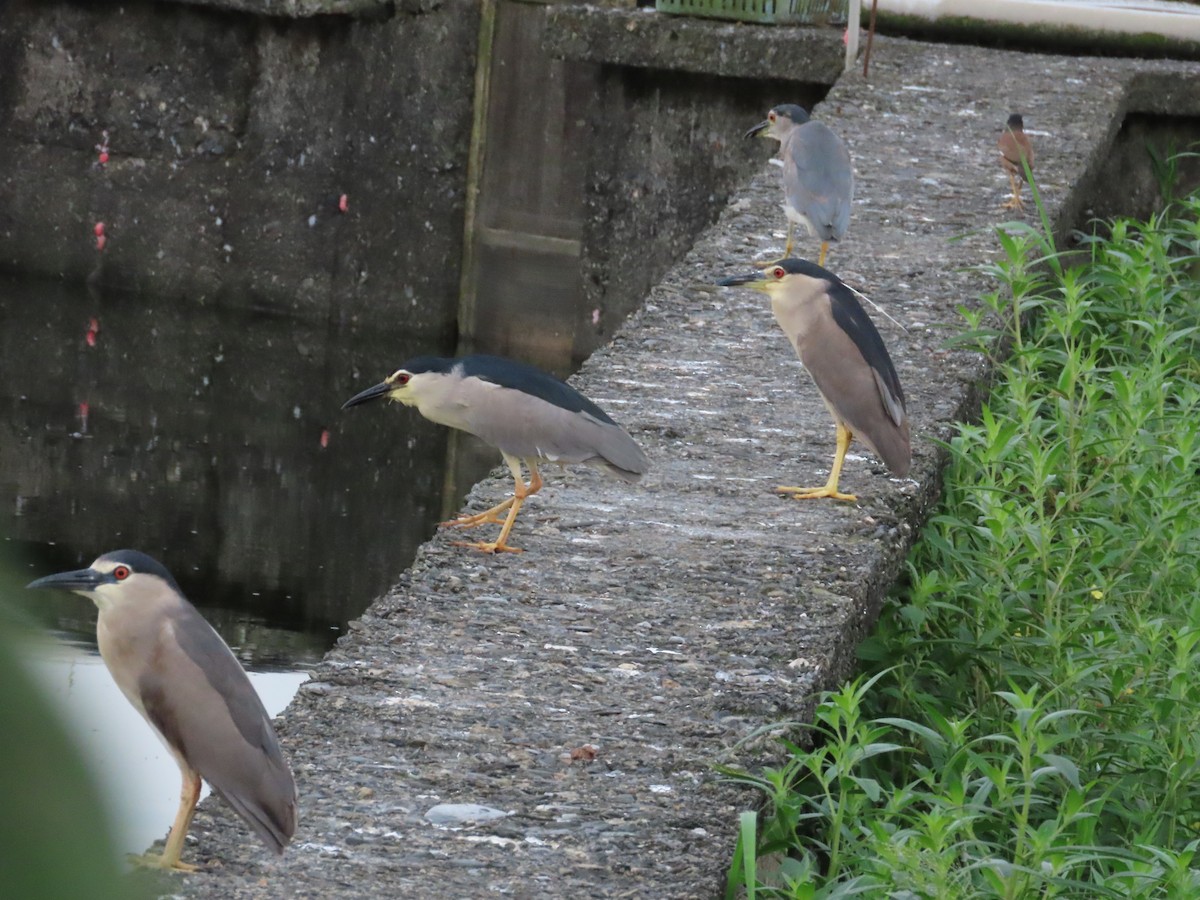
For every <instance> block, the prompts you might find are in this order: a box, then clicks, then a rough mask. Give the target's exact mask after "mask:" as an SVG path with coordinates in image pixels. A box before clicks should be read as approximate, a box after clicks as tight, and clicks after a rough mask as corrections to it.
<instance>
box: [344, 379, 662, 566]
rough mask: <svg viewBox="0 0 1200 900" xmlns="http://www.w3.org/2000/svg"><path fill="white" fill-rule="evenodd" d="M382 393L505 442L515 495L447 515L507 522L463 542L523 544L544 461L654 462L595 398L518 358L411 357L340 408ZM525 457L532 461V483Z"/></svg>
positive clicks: (627, 465) (460, 524) (493, 546)
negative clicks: (520, 530)
mask: <svg viewBox="0 0 1200 900" xmlns="http://www.w3.org/2000/svg"><path fill="white" fill-rule="evenodd" d="M380 397H387V398H389V399H391V400H395V401H396V402H398V403H403V404H405V405H406V406H415V407H416V408H417V411H418V412H419V413H420V414H421V415H423V416H424V417H425V418H427V419H429V420H430V421H433V422H437V423H439V424H441V425H449V426H450V427H451V428H458V429H460V430H462V431H466V432H469V433H470V434H473V435H475V436H476V437H479V438H482V439H483V440H485V441H487V442H488V443H489V444H491V445H492V446H494V447H496V448H497V449H499V451H500V453H501V455H503V457H504V461H505V462H506V463H508V468H509V471H511V472H512V477H513V482H514V483H515V485H516V487H515V490H514V492H513V496H511V497H509V498H508V499H507V500H505V501H504V502H503V503H498V504H496V505H495V506H493V507H492V508H491V509H489V510H487V511H486V512H481V513H478V514H476V515H472V516H462V517H460V518H458V519H453V520H451V521H449V522H443V523H442V524H443V525H447V526H451V527H454V528H474V527H475V526H477V525H483V524H484V523H492V524H499V525H501V526H502V527H501V529H500V535H499V537H497V538H496V540H494V541H485V542H478V543H467V544H463V546H468V547H474V548H475V549H477V550H482V551H484V552H485V553H496V552H501V551H508V552H510V553H520V552H521V551H520V550H518V549H517V548H515V547H510V546H509V545H508V535H509V532H511V531H512V527H513V523H514V522H516V520H517V513H518V512H520V510H521V505H522V504H523V503H524V502H525V500H526V498H528V497H531V496H533V495H534V494H536V493H537V492H538V491H539V490H541V487H542V477H541V475H540V474H539V473H538V463H539V462H555V463H559V464H564V465H565V464H567V463H584V464H587V465H591V466H596V467H598V468H601V469H604V470H605V471H607V472H608V473H609V474H611V475H615V476H616V477H617V478H620V479H621V480H622V481H627V482H634V481H637V480H638V479H639V478H640V477H641V476H642V474H643V473H644V472H645V471H646V470H647V469H648V468H649V465H650V464H649V462H648V461H647V459H646V455H645V454H644V453H642V451H641V448H639V447H638V445H637V444H635V443H634V442H633V438H631V437H630V436H629V435H628V434H627V433H626V432H625V430H624V429H622V428H621V426H620V425H618V424H617V423H616V422H614V421H613V420H612V419H611V418H609V416H608V414H607V413H606V412H605V411H604V410H602V409H601V408H600V407H598V406H597V405H596V404H595V403H593V402H592V401H591V400H589V399H588V398H587V397H585V396H583V395H582V394H581V393H579V392H578V391H577V390H575V389H574V388H573V387H571V386H570V385H568V384H565V383H564V382H562V381H559V380H558V379H557V378H555V377H554V376H553V375H548V374H547V373H545V372H543V371H541V370H540V369H535V368H534V367H533V366H528V365H525V364H523V363H518V362H513V361H512V360H508V359H501V358H500V357H496V356H464V357H461V358H458V359H450V358H444V357H434V356H423V357H420V358H418V359H412V360H409V361H408V362H406V363H405V364H404V365H402V366H401V367H400V368H399V369H397V370H396V371H395V372H393V373H392V374H391V375H389V376H388V377H387V378H386V379H384V380H383V381H382V382H380V383H379V384H377V385H375V386H374V387H369V388H367V389H366V390H365V391H362V392H361V393H358V394H355V395H354V396H353V397H351V398H350V399H349V400H347V401H346V402H345V403H344V404H343V405H342V409H346V408H348V407H351V406H357V405H358V404H360V403H366V402H367V401H368V400H375V399H378V398H380ZM522 462H524V463H525V465H526V466H528V467H529V484H528V485H526V484H525V480H524V477H523V475H522V472H521V463H522ZM506 510H507V513H508V514H507V516H506V517H505V518H504V519H503V520H502V519H500V518H499V516H500V513H502V512H505V511H506Z"/></svg>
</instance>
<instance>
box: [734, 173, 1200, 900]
mask: <svg viewBox="0 0 1200 900" xmlns="http://www.w3.org/2000/svg"><path fill="white" fill-rule="evenodd" d="M1172 213H1173V214H1172V215H1171V216H1170V217H1167V216H1160V217H1156V218H1154V219H1151V220H1150V221H1148V222H1133V221H1128V220H1122V221H1117V222H1115V223H1113V225H1112V229H1111V234H1110V237H1109V238H1107V239H1103V240H1101V239H1094V240H1091V241H1089V242H1087V244H1086V246H1085V250H1086V251H1087V252H1086V253H1085V254H1083V255H1084V256H1085V257H1086V259H1084V260H1082V261H1080V259H1079V257H1078V255H1076V256H1074V257H1072V258H1070V259H1068V258H1066V257H1057V256H1055V255H1054V254H1053V252H1052V250H1051V248H1050V246H1049V244H1048V242H1047V241H1046V239H1045V238H1044V237H1042V236H1041V233H1040V232H1035V231H1033V230H1026V231H1024V232H1022V233H1019V234H1016V235H1014V234H1011V233H1007V234H1001V235H1000V239H1001V243H1002V246H1003V249H1004V255H1003V259H1002V262H1000V263H999V264H997V265H995V266H993V267H991V274H992V275H993V276H994V277H995V283H996V284H997V289H996V290H995V291H994V292H993V293H991V294H989V295H987V296H986V297H984V298H983V299H984V303H983V304H982V307H981V308H979V309H976V310H973V311H972V310H965V311H964V315H965V316H966V317H967V321H968V325H969V338H968V339H969V340H970V341H971V342H973V344H974V345H975V346H977V347H978V349H980V350H982V351H983V352H989V351H990V350H991V348H993V347H995V346H998V345H1000V344H1003V345H1005V346H1007V347H1009V348H1011V355H1009V356H1008V357H1007V358H1006V359H1004V360H1002V361H1000V362H998V372H999V376H1000V377H999V381H998V383H997V386H996V388H995V390H994V393H993V396H992V397H991V399H990V401H989V402H988V403H987V405H986V406H985V407H984V409H983V412H982V415H981V417H980V420H979V422H978V423H977V424H973V425H964V426H963V427H962V428H961V429H960V432H959V435H958V436H957V437H956V438H954V439H953V441H951V443H950V444H949V452H950V465H949V469H948V470H947V472H946V475H945V487H946V491H945V498H944V502H943V506H942V511H941V512H940V513H939V514H938V515H936V516H935V517H934V518H933V519H932V520H931V521H930V522H929V524H928V526H927V527H926V529H925V531H924V533H923V535H922V538H921V540H920V542H919V544H918V546H917V547H916V548H915V549H914V552H913V554H912V556H911V558H910V560H909V563H908V573H907V579H906V580H905V584H904V585H902V586H901V587H900V588H899V589H898V590H897V591H896V592H895V594H894V596H893V597H892V598H891V599H890V601H889V602H888V604H887V607H886V609H885V611H884V614H883V616H882V618H881V621H880V623H879V627H878V630H877V633H876V634H875V635H874V636H873V637H872V638H871V639H870V640H869V641H868V642H867V643H866V644H865V645H864V646H863V648H862V651H861V655H862V657H863V660H864V662H865V666H866V671H865V673H864V674H863V675H862V676H861V677H859V678H858V679H856V680H855V681H853V682H851V683H850V684H848V685H845V686H844V687H843V688H842V689H840V690H838V691H834V692H832V693H829V694H827V695H825V696H824V697H823V699H822V703H821V705H820V708H819V709H818V712H817V716H816V721H815V723H814V724H813V725H812V726H810V729H811V731H812V735H811V736H812V738H813V748H812V749H811V750H809V749H804V748H802V747H800V746H797V745H795V744H788V750H789V755H788V759H787V762H786V763H785V764H784V765H783V766H781V767H780V768H779V769H777V770H772V771H768V772H765V773H762V774H761V775H752V774H750V773H745V772H737V771H727V774H728V776H729V777H732V778H735V779H737V780H739V781H743V782H747V783H750V784H752V785H754V786H755V787H757V788H759V789H760V790H761V792H762V794H763V795H764V796H765V798H766V801H767V803H766V807H765V809H764V810H763V812H762V813H761V814H760V815H759V816H758V817H757V818H756V817H755V816H753V815H747V816H743V818H742V821H741V826H742V827H741V838H740V839H739V842H738V846H737V849H736V851H735V858H734V864H733V866H732V868H731V873H730V880H729V893H730V894H731V895H733V894H734V893H737V892H738V891H739V890H744V891H745V893H746V894H747V895H749V896H750V897H755V896H783V897H793V898H818V897H821V898H825V897H830V898H832V897H843V896H852V895H860V896H872V897H891V898H947V900H951V898H953V900H961V898H970V897H1002V898H1026V897H1072V898H1076V897H1200V860H1198V859H1197V858H1196V853H1197V849H1198V848H1200V777H1198V776H1200V589H1198V588H1200V570H1198V564H1200V352H1198V351H1200V285H1198V284H1197V282H1196V280H1195V279H1194V278H1193V273H1194V272H1195V271H1196V270H1197V267H1198V266H1200V200H1197V199H1196V198H1195V197H1193V198H1191V199H1188V200H1185V201H1182V202H1180V203H1178V204H1176V206H1175V207H1173V209H1172ZM1048 260H1052V261H1053V264H1052V265H1046V264H1044V263H1046V262H1047V261H1048ZM1038 261H1040V262H1041V263H1043V264H1037V263H1038ZM997 321H999V322H1005V323H1007V324H1006V325H1005V326H1004V333H1002V334H998V333H996V331H995V328H994V327H992V328H991V329H989V327H988V326H987V324H986V323H995V322H997ZM767 860H771V862H772V865H771V869H772V870H774V871H773V872H772V874H771V875H770V876H769V877H768V876H767V875H765V874H764V869H765V867H764V862H765V861H767Z"/></svg>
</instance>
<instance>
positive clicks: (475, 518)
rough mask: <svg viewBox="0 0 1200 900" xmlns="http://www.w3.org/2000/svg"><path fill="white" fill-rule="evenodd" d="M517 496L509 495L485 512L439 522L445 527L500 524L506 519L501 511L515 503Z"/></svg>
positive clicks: (473, 526)
mask: <svg viewBox="0 0 1200 900" xmlns="http://www.w3.org/2000/svg"><path fill="white" fill-rule="evenodd" d="M514 500H516V497H509V498H508V499H507V500H505V501H504V502H503V503H497V504H496V505H495V506H493V507H492V508H491V509H489V510H486V511H485V512H481V513H475V514H474V515H471V516H459V517H458V518H457V519H450V520H449V521H446V522H438V525H440V526H441V527H443V528H475V527H476V526H477V525H484V524H490V525H500V524H501V523H503V522H504V519H502V518H500V513H502V512H504V511H505V510H506V509H508V508H509V507H510V506H512V505H513V501H514Z"/></svg>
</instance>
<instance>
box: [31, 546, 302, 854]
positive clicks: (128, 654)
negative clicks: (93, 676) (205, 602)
mask: <svg viewBox="0 0 1200 900" xmlns="http://www.w3.org/2000/svg"><path fill="white" fill-rule="evenodd" d="M29 587H31V588H59V589H61V590H64V591H73V592H75V593H76V594H82V595H83V596H85V597H88V598H90V599H91V600H92V601H93V602H94V603H95V604H96V606H97V607H98V608H99V610H100V617H99V619H98V620H97V622H96V640H97V643H98V644H99V645H100V656H101V657H103V659H104V664H105V665H106V666H108V671H109V672H110V673H111V674H112V677H113V680H114V681H115V682H116V683H117V687H119V688H120V689H121V693H123V694H124V695H125V698H126V699H127V700H128V701H129V702H130V703H132V704H133V706H134V708H135V709H136V710H137V711H138V712H139V713H141V714H142V717H143V718H144V719H145V720H146V721H147V722H148V723H149V724H150V727H151V728H153V729H154V731H155V732H156V733H157V734H158V736H159V737H160V738H161V739H162V741H163V743H164V744H166V745H167V749H169V750H170V751H171V755H172V756H174V757H175V762H177V763H178V764H179V771H180V772H181V773H182V775H183V787H182V789H181V790H180V792H179V811H178V812H177V813H176V815H175V822H174V824H173V825H172V826H171V835H170V837H169V838H168V839H167V846H166V849H165V850H164V852H163V854H162V856H155V855H147V856H143V857H138V858H136V859H135V862H138V863H140V864H141V865H146V866H155V867H161V868H164V869H178V870H181V871H185V872H193V871H195V870H196V867H195V866H192V865H189V864H187V863H184V862H181V861H180V859H179V857H180V855H181V854H182V852H183V841H184V838H185V837H186V836H187V831H188V827H189V826H190V825H191V822H192V814H193V813H194V812H195V809H196V801H197V800H199V799H200V779H201V778H203V779H204V780H206V781H207V782H208V783H209V785H210V786H211V787H212V789H213V791H214V792H216V793H217V794H218V795H219V796H220V797H222V798H224V800H225V802H226V803H228V804H229V805H230V806H232V807H233V809H234V811H235V812H236V813H237V814H238V815H239V816H241V817H242V819H244V820H245V822H246V824H247V825H249V826H250V828H251V829H252V830H253V831H254V833H255V834H257V835H258V836H259V838H260V839H261V840H262V842H263V843H264V844H266V845H267V847H269V848H270V849H272V850H274V851H275V852H276V853H282V852H283V848H284V847H286V846H287V844H288V841H290V840H291V837H292V834H293V833H294V832H295V830H296V784H295V782H294V781H293V780H292V773H291V770H290V769H289V768H288V764H287V761H286V760H285V759H284V758H283V753H282V751H281V750H280V749H279V741H278V740H277V739H276V737H275V729H274V728H272V727H271V717H270V716H268V715H267V711H266V710H265V709H264V708H263V705H262V701H261V700H259V699H258V694H257V693H255V691H254V688H253V686H252V685H251V684H250V679H249V678H247V677H246V673H245V671H244V670H243V669H242V667H241V664H240V663H238V661H237V657H235V656H234V655H233V651H231V650H230V649H229V647H228V646H227V645H226V643H225V642H224V641H223V640H221V637H220V635H218V634H217V633H216V632H215V631H214V630H213V628H212V626H211V625H209V624H208V622H206V621H205V620H204V618H203V617H202V616H201V615H200V613H199V612H197V611H196V608H195V607H194V606H192V604H191V603H189V602H188V601H187V599H186V598H185V597H184V596H183V592H182V591H180V589H179V585H178V584H176V583H175V579H174V578H172V577H171V573H170V572H168V571H167V570H166V569H165V568H164V567H163V566H162V564H161V563H159V562H157V561H155V560H153V559H151V558H150V557H149V556H147V555H146V554H145V553H139V552H138V551H136V550H115V551H113V552H112V553H105V554H104V555H103V556H101V557H99V558H97V559H96V561H95V562H93V563H92V564H91V566H89V567H88V568H86V569H79V570H78V571H75V572H63V573H61V574H58V575H48V576H47V577H45V578H39V579H38V580H37V581H34V582H31V583H30V584H29Z"/></svg>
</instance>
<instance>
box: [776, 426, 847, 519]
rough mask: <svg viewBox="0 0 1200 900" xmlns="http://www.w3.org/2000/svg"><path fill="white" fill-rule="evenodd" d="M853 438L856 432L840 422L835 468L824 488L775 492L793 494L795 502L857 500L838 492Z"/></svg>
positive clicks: (787, 488) (782, 488) (798, 488)
mask: <svg viewBox="0 0 1200 900" xmlns="http://www.w3.org/2000/svg"><path fill="white" fill-rule="evenodd" d="M853 438H854V432H852V431H851V430H850V429H849V428H847V427H846V426H845V425H843V424H842V423H841V422H838V424H837V452H835V453H834V455H833V467H832V468H831V469H830V470H829V480H828V481H826V482H825V486H824V487H819V488H805V487H787V486H784V485H781V486H779V487H777V488H775V490H777V491H779V492H780V493H781V494H791V495H792V499H793V500H815V499H817V498H819V497H831V498H833V499H834V500H851V501H853V500H857V499H858V497H856V496H855V495H854V494H843V493H841V492H840V491H838V479H839V478H841V476H842V463H844V462H845V461H846V451H847V450H848V449H850V441H851V440H853Z"/></svg>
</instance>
